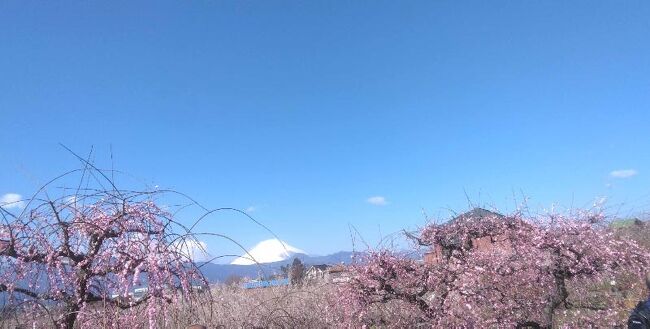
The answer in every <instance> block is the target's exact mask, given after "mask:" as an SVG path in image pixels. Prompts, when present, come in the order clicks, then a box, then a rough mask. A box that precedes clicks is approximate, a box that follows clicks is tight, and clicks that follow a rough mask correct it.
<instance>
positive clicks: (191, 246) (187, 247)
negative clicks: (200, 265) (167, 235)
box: [174, 238, 212, 262]
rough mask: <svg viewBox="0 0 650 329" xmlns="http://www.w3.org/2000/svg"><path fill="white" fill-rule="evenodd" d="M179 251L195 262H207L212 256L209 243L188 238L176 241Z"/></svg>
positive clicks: (175, 244)
mask: <svg viewBox="0 0 650 329" xmlns="http://www.w3.org/2000/svg"><path fill="white" fill-rule="evenodd" d="M174 247H175V248H177V249H178V251H179V252H180V253H181V254H183V255H185V256H187V257H188V258H190V259H191V260H193V261H195V262H207V261H209V260H210V259H211V258H212V256H210V254H209V253H208V245H207V244H206V243H205V242H203V241H200V240H195V239H193V238H187V239H182V240H178V241H177V242H176V243H174Z"/></svg>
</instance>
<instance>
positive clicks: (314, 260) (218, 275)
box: [198, 251, 360, 283]
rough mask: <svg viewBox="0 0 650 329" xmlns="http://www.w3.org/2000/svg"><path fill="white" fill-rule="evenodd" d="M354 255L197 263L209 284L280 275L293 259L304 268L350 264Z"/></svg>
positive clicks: (342, 252) (296, 254)
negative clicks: (234, 277)
mask: <svg viewBox="0 0 650 329" xmlns="http://www.w3.org/2000/svg"><path fill="white" fill-rule="evenodd" d="M354 254H355V253H353V252H351V251H339V252H336V253H333V254H330V255H326V256H309V255H307V254H304V253H295V254H292V255H291V257H288V258H286V259H284V260H282V261H278V262H271V263H262V264H253V265H238V264H215V263H198V265H199V266H201V272H202V273H203V275H204V276H205V278H206V279H207V280H208V281H209V282H210V283H217V282H224V281H225V280H226V279H227V278H228V277H230V276H233V275H236V276H240V277H248V278H258V277H260V276H261V277H268V276H270V275H273V274H281V273H282V271H281V270H280V267H282V266H285V265H290V264H291V262H293V259H294V258H298V259H300V260H301V261H302V262H303V263H304V264H305V266H306V267H309V266H310V265H319V264H351V263H352V256H353V255H354ZM356 254H360V253H358V252H357V253H356Z"/></svg>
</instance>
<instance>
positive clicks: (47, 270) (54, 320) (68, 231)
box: [0, 190, 206, 328]
mask: <svg viewBox="0 0 650 329" xmlns="http://www.w3.org/2000/svg"><path fill="white" fill-rule="evenodd" d="M30 204H36V205H35V206H31V207H28V208H26V209H25V210H24V211H22V213H21V214H18V215H15V214H11V213H9V212H7V211H5V210H4V209H0V210H1V211H2V219H3V223H0V294H2V295H3V298H5V299H6V302H7V303H8V305H10V306H12V307H13V308H15V309H16V311H17V312H21V314H23V315H27V317H30V318H32V319H38V321H42V325H48V326H56V327H60V328H73V327H74V326H75V324H77V325H79V324H80V325H81V326H83V327H95V326H102V327H114V328H120V327H124V325H125V324H128V327H138V326H145V325H147V326H149V327H157V325H156V324H157V323H158V322H157V321H159V319H164V315H165V313H166V312H167V311H168V309H169V307H170V305H172V304H173V303H174V302H175V301H177V300H178V299H185V300H191V299H192V294H193V292H192V289H191V286H192V285H195V284H205V283H206V282H205V279H204V278H203V276H202V275H201V273H200V271H199V270H198V269H197V268H196V266H195V265H194V263H193V262H192V260H191V259H189V258H188V255H187V254H186V253H183V252H182V250H181V249H180V248H178V245H179V241H182V240H183V237H184V236H183V235H177V234H175V233H174V231H173V230H172V228H175V227H177V226H179V225H177V223H176V222H175V221H174V220H173V219H172V217H171V215H170V214H169V213H167V212H165V211H163V210H162V209H161V208H160V207H158V206H157V205H156V204H155V202H154V201H153V200H152V199H151V198H150V196H147V195H146V194H140V193H132V192H125V191H116V190H114V191H99V192H92V193H91V194H88V195H76V196H75V197H74V198H70V197H65V198H60V199H57V200H47V199H44V200H36V199H34V200H32V201H31V202H30ZM136 287H141V288H146V289H142V290H143V291H145V293H143V294H142V295H141V296H137V297H135V296H133V291H134V288H136ZM5 309H10V308H9V307H6V308H5ZM30 314H31V315H30ZM48 321H49V324H47V323H48Z"/></svg>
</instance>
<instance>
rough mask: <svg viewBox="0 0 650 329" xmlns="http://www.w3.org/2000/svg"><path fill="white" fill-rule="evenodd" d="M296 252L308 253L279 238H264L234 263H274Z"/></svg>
mask: <svg viewBox="0 0 650 329" xmlns="http://www.w3.org/2000/svg"><path fill="white" fill-rule="evenodd" d="M294 254H306V253H305V252H304V251H302V250H300V249H298V248H296V247H293V246H290V245H289V244H288V243H286V242H284V241H281V240H278V239H268V240H264V241H262V242H260V243H258V244H256V245H255V247H253V248H252V249H251V250H249V251H248V252H247V253H245V254H243V255H242V256H241V257H238V258H237V259H235V260H233V261H232V262H231V263H230V264H233V265H253V264H256V262H257V263H273V262H279V261H283V260H286V259H288V258H290V257H291V256H292V255H294Z"/></svg>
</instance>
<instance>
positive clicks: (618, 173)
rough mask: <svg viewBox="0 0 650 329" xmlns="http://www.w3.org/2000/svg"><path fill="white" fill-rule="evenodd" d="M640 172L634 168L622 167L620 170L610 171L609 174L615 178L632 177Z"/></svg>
mask: <svg viewBox="0 0 650 329" xmlns="http://www.w3.org/2000/svg"><path fill="white" fill-rule="evenodd" d="M638 174H639V172H638V171H636V170H634V169H620V170H614V171H612V172H610V173H609V176H611V177H613V178H630V177H632V176H636V175H638Z"/></svg>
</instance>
